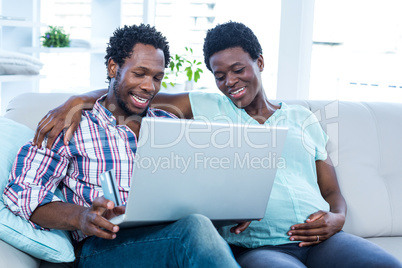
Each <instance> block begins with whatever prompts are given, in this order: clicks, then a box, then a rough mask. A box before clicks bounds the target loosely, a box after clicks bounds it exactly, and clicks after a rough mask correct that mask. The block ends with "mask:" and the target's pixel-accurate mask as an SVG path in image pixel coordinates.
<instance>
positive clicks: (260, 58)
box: [257, 54, 265, 72]
mask: <svg viewBox="0 0 402 268" xmlns="http://www.w3.org/2000/svg"><path fill="white" fill-rule="evenodd" d="M257 64H258V68H259V69H260V72H262V71H264V65H265V63H264V57H263V56H262V55H261V54H260V56H258V59H257Z"/></svg>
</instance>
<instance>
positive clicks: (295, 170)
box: [190, 92, 329, 248]
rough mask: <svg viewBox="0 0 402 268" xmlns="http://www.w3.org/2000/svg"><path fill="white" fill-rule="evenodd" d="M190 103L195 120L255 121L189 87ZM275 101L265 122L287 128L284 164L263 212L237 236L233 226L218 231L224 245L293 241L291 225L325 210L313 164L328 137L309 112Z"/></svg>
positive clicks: (225, 102) (322, 154)
mask: <svg viewBox="0 0 402 268" xmlns="http://www.w3.org/2000/svg"><path fill="white" fill-rule="evenodd" d="M190 102H191V107H192V112H193V115H194V119H195V120H211V121H221V122H233V123H243V124H244V123H245V124H259V123H258V122H257V121H256V120H254V119H253V118H252V117H250V116H249V115H248V114H247V113H246V111H245V110H244V109H239V108H237V107H236V106H235V105H234V104H233V103H232V102H231V101H230V100H229V99H228V98H227V97H225V96H223V95H220V94H213V93H203V92H191V93H190ZM280 105H281V108H280V109H278V110H276V111H275V113H274V114H273V115H272V116H271V117H270V118H268V120H267V121H266V122H265V124H267V125H271V126H280V127H288V129H289V130H288V134H287V137H286V142H285V146H284V149H283V152H282V158H283V163H284V165H282V167H281V168H278V170H277V173H276V177H275V180H274V186H273V188H272V192H271V197H270V199H269V201H268V207H267V210H266V213H265V217H264V219H263V220H261V221H253V222H252V223H251V224H250V226H249V227H248V228H247V229H246V230H245V231H244V232H243V233H241V234H238V235H236V234H233V233H230V231H229V230H230V228H231V227H232V226H227V227H223V228H221V229H220V230H219V232H220V234H221V235H222V236H223V238H225V240H226V241H227V242H228V243H229V244H234V245H238V246H242V247H247V248H256V247H260V246H264V245H280V244H286V243H293V242H298V241H290V240H289V236H288V235H287V232H288V231H289V230H290V227H291V226H292V225H294V224H297V223H303V222H305V221H306V219H307V218H308V216H309V215H311V214H312V213H314V212H317V211H319V210H326V211H328V210H329V205H328V203H327V202H326V201H325V200H324V199H323V197H322V196H321V193H320V189H319V187H318V184H317V172H316V165H315V162H316V161H317V160H325V159H326V158H327V152H326V149H325V147H326V143H327V141H328V137H327V135H326V134H325V132H324V131H323V129H322V128H321V126H320V124H319V122H318V120H317V118H316V117H315V115H314V114H313V113H312V112H311V111H309V110H308V109H306V108H304V107H302V106H298V105H286V103H283V102H282V103H281V104H280Z"/></svg>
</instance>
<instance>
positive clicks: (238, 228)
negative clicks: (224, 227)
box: [230, 221, 251, 234]
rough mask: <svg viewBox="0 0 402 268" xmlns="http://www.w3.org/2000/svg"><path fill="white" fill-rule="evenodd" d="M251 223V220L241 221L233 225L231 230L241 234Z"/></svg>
mask: <svg viewBox="0 0 402 268" xmlns="http://www.w3.org/2000/svg"><path fill="white" fill-rule="evenodd" d="M250 223H251V221H246V222H242V223H239V224H238V225H236V226H234V227H232V228H231V229H230V232H231V233H235V234H240V233H241V232H243V231H244V230H246V229H247V227H248V226H249V225H250Z"/></svg>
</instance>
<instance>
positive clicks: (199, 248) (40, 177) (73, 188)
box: [4, 24, 238, 267]
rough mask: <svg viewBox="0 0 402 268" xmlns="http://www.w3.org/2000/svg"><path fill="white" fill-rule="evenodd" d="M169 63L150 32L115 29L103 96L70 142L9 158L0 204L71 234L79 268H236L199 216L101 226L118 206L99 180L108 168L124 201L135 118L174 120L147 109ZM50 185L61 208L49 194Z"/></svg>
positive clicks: (160, 39) (162, 41)
mask: <svg viewBox="0 0 402 268" xmlns="http://www.w3.org/2000/svg"><path fill="white" fill-rule="evenodd" d="M169 57H170V55H169V46H168V43H167V41H166V38H165V37H164V36H162V34H161V33H160V32H157V31H156V30H155V28H154V27H150V26H149V25H143V24H141V25H139V26H135V25H133V26H131V27H127V26H125V27H123V28H120V29H117V30H116V31H115V32H114V33H113V36H112V37H111V38H110V42H109V45H108V48H107V54H106V56H105V59H106V66H107V72H108V79H109V81H110V83H109V89H108V92H107V94H106V95H105V96H103V97H101V98H100V99H98V100H97V102H96V103H95V106H94V108H93V109H92V110H90V111H84V112H83V113H82V120H81V122H80V124H79V126H78V129H77V131H76V132H75V133H74V135H73V137H72V139H71V141H70V143H69V144H68V145H64V143H63V138H64V134H60V135H59V136H58V137H57V138H56V140H55V142H54V144H53V146H51V148H50V149H49V148H44V149H39V148H38V147H36V146H33V145H32V143H28V144H26V145H25V146H24V147H23V148H22V149H21V151H20V153H19V154H18V156H17V159H16V162H15V164H14V166H13V170H12V175H11V180H10V183H9V185H8V186H7V187H6V189H5V192H4V202H5V203H6V205H7V206H8V208H9V209H10V210H11V211H13V212H14V213H15V214H16V215H19V216H21V217H23V218H25V219H27V220H29V221H31V222H32V223H33V225H34V226H35V227H36V228H52V229H63V230H70V231H72V235H73V238H74V240H75V242H76V245H75V247H76V256H77V259H76V264H77V266H79V267H94V266H97V265H101V266H104V267H113V266H119V267H121V266H130V267H133V266H135V267H168V266H169V267H171V266H173V267H238V265H237V263H236V262H235V260H234V258H233V256H232V253H231V251H230V249H229V247H228V245H227V244H226V242H225V241H224V240H223V239H222V238H221V237H220V236H219V234H218V233H217V231H216V230H215V228H214V227H213V225H212V223H211V222H210V221H209V219H207V218H206V217H204V216H201V215H190V216H188V217H186V218H184V219H181V220H179V221H177V222H175V223H172V224H169V225H157V226H152V227H141V228H131V229H122V230H120V229H119V227H118V226H116V225H114V224H112V223H111V222H110V221H109V219H110V218H112V217H113V216H116V215H119V214H122V213H124V207H115V206H114V203H113V202H112V201H110V200H107V199H105V198H104V197H103V196H102V195H103V194H102V190H101V186H100V185H99V181H100V180H99V176H100V174H101V173H103V172H105V171H107V170H110V169H114V170H115V173H116V181H117V183H118V188H119V192H120V196H121V198H122V200H123V203H126V201H127V197H128V193H129V190H130V180H131V174H132V171H133V166H134V165H133V164H134V162H133V161H134V158H135V152H136V144H137V137H138V134H139V128H140V125H141V119H142V118H143V117H145V116H148V117H175V116H174V115H172V114H170V113H168V112H165V111H162V110H158V109H151V108H149V103H150V102H151V100H152V99H153V98H154V96H155V94H157V93H158V91H159V89H160V85H161V80H162V79H163V77H164V69H165V68H166V67H167V65H168V63H169ZM57 187H61V188H62V192H63V195H64V197H65V199H66V200H67V202H62V201H61V199H60V198H59V197H57V196H55V194H54V192H55V190H56V188H57Z"/></svg>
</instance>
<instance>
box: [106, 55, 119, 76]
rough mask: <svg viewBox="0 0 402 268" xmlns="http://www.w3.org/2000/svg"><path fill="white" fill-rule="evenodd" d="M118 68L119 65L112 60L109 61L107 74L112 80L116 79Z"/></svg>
mask: <svg viewBox="0 0 402 268" xmlns="http://www.w3.org/2000/svg"><path fill="white" fill-rule="evenodd" d="M118 67H119V65H117V63H116V62H114V60H113V59H112V58H109V59H108V60H107V74H108V76H109V77H110V78H116V74H117V68H118Z"/></svg>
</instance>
